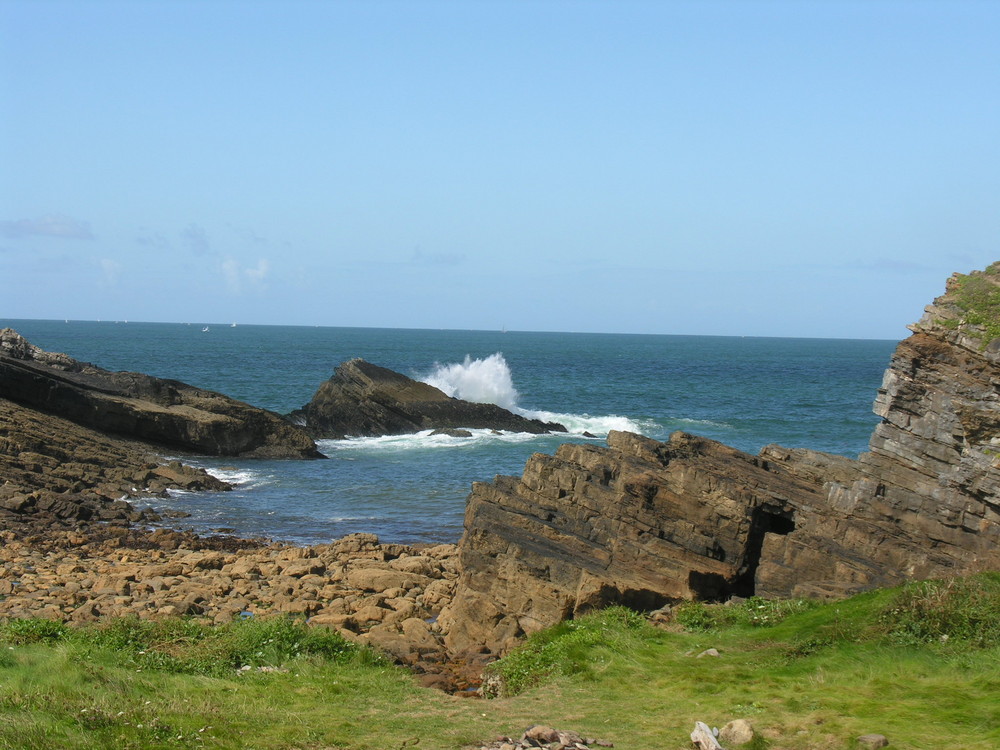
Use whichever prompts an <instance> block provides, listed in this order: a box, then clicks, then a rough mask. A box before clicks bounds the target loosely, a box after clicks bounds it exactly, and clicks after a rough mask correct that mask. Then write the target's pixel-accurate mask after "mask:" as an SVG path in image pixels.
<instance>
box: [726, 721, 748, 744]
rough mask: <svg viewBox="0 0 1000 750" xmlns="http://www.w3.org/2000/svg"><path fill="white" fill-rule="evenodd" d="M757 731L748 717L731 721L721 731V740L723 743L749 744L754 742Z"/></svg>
mask: <svg viewBox="0 0 1000 750" xmlns="http://www.w3.org/2000/svg"><path fill="white" fill-rule="evenodd" d="M754 736H755V732H754V729H753V727H752V726H751V725H750V722H749V721H747V720H746V719H736V720H735V721H731V722H729V723H728V724H726V726H724V727H723V728H722V730H721V731H720V732H719V742H721V743H722V744H723V745H727V746H728V745H734V746H739V745H748V744H750V743H751V742H753V739H754Z"/></svg>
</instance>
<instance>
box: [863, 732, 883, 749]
mask: <svg viewBox="0 0 1000 750" xmlns="http://www.w3.org/2000/svg"><path fill="white" fill-rule="evenodd" d="M857 742H858V747H863V748H870V749H871V750H878V748H880V747H888V746H889V740H888V739H887V738H886V736H885V735H884V734H863V735H861V736H860V737H858V740H857Z"/></svg>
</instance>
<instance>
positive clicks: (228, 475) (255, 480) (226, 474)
mask: <svg viewBox="0 0 1000 750" xmlns="http://www.w3.org/2000/svg"><path fill="white" fill-rule="evenodd" d="M205 471H207V472H208V473H209V474H211V475H212V476H213V477H215V478H216V479H221V480H222V481H223V482H228V483H229V484H231V485H234V486H236V487H262V486H264V485H266V484H269V483H270V481H271V480H272V479H273V477H270V476H268V475H267V474H262V473H261V472H258V471H251V470H249V469H239V468H236V467H228V466H227V467H224V468H221V467H220V468H216V467H206V468H205Z"/></svg>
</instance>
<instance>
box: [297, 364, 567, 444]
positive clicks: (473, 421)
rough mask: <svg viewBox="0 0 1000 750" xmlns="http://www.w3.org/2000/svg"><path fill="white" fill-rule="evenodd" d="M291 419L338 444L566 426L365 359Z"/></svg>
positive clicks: (341, 371)
mask: <svg viewBox="0 0 1000 750" xmlns="http://www.w3.org/2000/svg"><path fill="white" fill-rule="evenodd" d="M293 417H294V418H295V419H297V420H299V421H300V422H302V423H303V424H304V425H305V426H306V429H307V430H308V431H309V432H310V434H312V435H314V436H315V437H317V438H334V439H340V438H345V437H377V436H380V435H405V434H411V433H415V432H420V431H422V430H434V429H441V430H457V429H460V428H474V429H489V430H504V431H509V432H527V433H532V434H542V433H546V432H566V428H565V427H564V426H563V425H560V424H556V423H554V422H541V421H539V420H537V419H527V418H525V417H521V416H519V415H517V414H514V413H512V412H510V411H508V410H506V409H504V408H502V407H500V406H497V405H496V404H478V403H473V402H471V401H463V400H461V399H457V398H452V397H450V396H447V395H445V394H444V393H443V392H442V391H440V390H438V389H437V388H435V387H434V386H432V385H428V384H427V383H421V382H419V381H416V380H412V379H411V378H408V377H406V376H405V375H402V374H400V373H398V372H394V371H393V370H388V369H386V368H384V367H379V366H378V365H373V364H371V363H370V362H366V361H365V360H363V359H352V360H350V361H349V362H345V363H343V364H342V365H340V366H339V367H337V369H336V370H335V371H334V374H333V377H332V378H330V379H329V380H327V381H326V382H325V383H323V384H322V385H321V386H320V387H319V390H317V391H316V394H315V395H314V396H313V398H312V400H311V401H310V402H309V403H308V404H306V405H305V406H303V407H302V409H301V410H299V411H297V412H296V413H295V414H294V415H293Z"/></svg>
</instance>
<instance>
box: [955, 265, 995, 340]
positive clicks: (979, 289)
mask: <svg viewBox="0 0 1000 750" xmlns="http://www.w3.org/2000/svg"><path fill="white" fill-rule="evenodd" d="M998 277H1000V263H994V264H992V265H991V266H989V267H988V268H987V269H986V270H985V271H982V272H979V273H972V274H969V275H967V276H965V275H963V276H960V277H959V279H958V283H957V284H956V286H955V289H954V292H953V298H954V302H955V304H956V305H957V306H958V308H959V309H960V310H961V311H962V319H961V320H960V321H956V322H955V323H953V324H952V327H957V326H959V325H964V324H968V325H972V326H980V327H982V329H983V330H984V332H985V335H984V336H983V337H982V339H983V346H984V347H985V346H986V345H988V344H989V343H990V342H991V341H993V340H994V339H997V338H1000V286H998V285H997V284H996V283H995V282H996V281H997V280H998Z"/></svg>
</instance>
